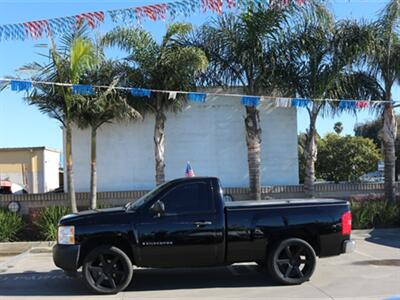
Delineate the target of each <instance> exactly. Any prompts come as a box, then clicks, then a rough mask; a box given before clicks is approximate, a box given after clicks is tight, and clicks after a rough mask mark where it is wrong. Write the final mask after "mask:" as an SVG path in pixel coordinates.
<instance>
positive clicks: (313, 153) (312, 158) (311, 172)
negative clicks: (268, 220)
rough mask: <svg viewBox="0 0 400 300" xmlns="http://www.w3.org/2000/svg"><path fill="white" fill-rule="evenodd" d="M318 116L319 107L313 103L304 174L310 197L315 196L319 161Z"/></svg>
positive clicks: (305, 187)
mask: <svg viewBox="0 0 400 300" xmlns="http://www.w3.org/2000/svg"><path fill="white" fill-rule="evenodd" d="M317 116H318V108H317V106H316V105H315V104H313V108H312V110H311V111H310V127H309V128H308V132H307V134H306V137H307V138H306V146H305V149H304V158H305V161H306V166H305V175H304V192H305V194H306V195H307V196H308V197H314V195H315V191H314V182H315V162H316V161H317V153H318V150H317V140H316V139H317V128H316V123H317Z"/></svg>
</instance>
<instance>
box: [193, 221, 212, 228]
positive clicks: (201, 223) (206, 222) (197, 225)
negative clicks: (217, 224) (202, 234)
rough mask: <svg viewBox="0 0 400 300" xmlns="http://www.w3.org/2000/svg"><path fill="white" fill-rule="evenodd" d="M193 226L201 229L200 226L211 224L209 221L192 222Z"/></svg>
mask: <svg viewBox="0 0 400 300" xmlns="http://www.w3.org/2000/svg"><path fill="white" fill-rule="evenodd" d="M193 224H194V225H196V227H202V226H206V225H211V224H212V222H211V221H198V222H194V223H193Z"/></svg>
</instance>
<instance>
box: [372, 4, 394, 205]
mask: <svg viewBox="0 0 400 300" xmlns="http://www.w3.org/2000/svg"><path fill="white" fill-rule="evenodd" d="M399 32H400V1H399V0H391V1H390V2H389V3H388V4H387V5H386V7H385V8H384V9H383V10H382V11H381V14H380V17H379V20H378V21H376V22H375V23H374V24H373V26H372V27H371V33H372V39H371V47H370V48H369V49H368V50H369V51H368V52H367V53H368V54H367V63H368V65H369V67H370V71H371V75H372V78H373V79H374V80H375V83H376V84H377V85H379V86H380V87H381V88H380V90H381V93H380V94H379V95H378V97H377V99H381V100H386V101H391V100H392V89H393V86H394V84H395V83H396V81H397V82H400V34H399ZM394 108H395V105H394V104H393V103H391V102H387V103H385V104H384V105H383V107H381V113H382V117H383V130H382V141H383V149H384V160H385V171H384V172H385V198H386V199H387V200H389V201H393V200H395V198H396V190H395V185H394V183H395V166H396V155H395V146H396V137H397V121H396V116H395V111H394Z"/></svg>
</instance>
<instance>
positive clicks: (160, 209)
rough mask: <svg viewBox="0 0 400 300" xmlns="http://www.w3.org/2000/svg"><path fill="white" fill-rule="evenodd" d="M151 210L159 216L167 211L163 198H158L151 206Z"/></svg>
mask: <svg viewBox="0 0 400 300" xmlns="http://www.w3.org/2000/svg"><path fill="white" fill-rule="evenodd" d="M150 211H151V212H152V213H153V214H154V215H155V216H157V217H161V216H162V215H163V214H164V212H165V205H164V203H163V202H162V201H161V200H157V201H156V202H155V203H154V204H153V205H152V206H151V207H150Z"/></svg>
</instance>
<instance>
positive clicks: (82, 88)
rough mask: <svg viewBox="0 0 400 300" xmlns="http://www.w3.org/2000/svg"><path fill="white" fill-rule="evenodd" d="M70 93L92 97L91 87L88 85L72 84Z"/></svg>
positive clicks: (92, 90)
mask: <svg viewBox="0 0 400 300" xmlns="http://www.w3.org/2000/svg"><path fill="white" fill-rule="evenodd" d="M72 93H73V94H79V95H94V89H93V86H91V85H88V84H74V85H73V86H72Z"/></svg>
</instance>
